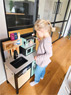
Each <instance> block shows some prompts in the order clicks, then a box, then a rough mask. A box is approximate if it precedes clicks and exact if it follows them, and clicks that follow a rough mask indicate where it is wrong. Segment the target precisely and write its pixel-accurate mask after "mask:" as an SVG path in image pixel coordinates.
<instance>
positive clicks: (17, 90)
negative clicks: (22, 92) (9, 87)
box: [14, 75, 19, 94]
mask: <svg viewBox="0 0 71 95" xmlns="http://www.w3.org/2000/svg"><path fill="white" fill-rule="evenodd" d="M14 78H15V87H16V94H18V93H19V89H18V79H17V75H14Z"/></svg>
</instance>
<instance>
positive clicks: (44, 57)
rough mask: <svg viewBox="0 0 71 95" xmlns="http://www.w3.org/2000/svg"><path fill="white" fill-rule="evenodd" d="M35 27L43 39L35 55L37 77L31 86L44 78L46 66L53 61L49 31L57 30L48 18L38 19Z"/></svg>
mask: <svg viewBox="0 0 71 95" xmlns="http://www.w3.org/2000/svg"><path fill="white" fill-rule="evenodd" d="M34 28H35V30H36V32H37V34H38V36H39V37H40V38H43V39H42V40H40V41H39V46H38V50H37V56H35V60H36V64H37V67H36V70H35V79H34V81H33V82H31V83H30V85H31V86H34V85H36V84H38V83H39V81H40V79H43V78H44V75H45V68H46V67H47V66H48V64H49V63H50V62H51V60H50V57H51V56H52V40H51V37H50V34H49V32H51V31H55V28H53V27H52V25H51V23H50V22H49V21H46V20H37V21H36V22H35V25H34Z"/></svg>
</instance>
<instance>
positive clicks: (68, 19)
mask: <svg viewBox="0 0 71 95" xmlns="http://www.w3.org/2000/svg"><path fill="white" fill-rule="evenodd" d="M70 14H71V10H70V13H69V16H68V21H69V18H70ZM68 21H67V23H66V27H67V24H68ZM66 27H65V29H64V33H63V36H64V34H65V30H66Z"/></svg>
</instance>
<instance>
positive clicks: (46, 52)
mask: <svg viewBox="0 0 71 95" xmlns="http://www.w3.org/2000/svg"><path fill="white" fill-rule="evenodd" d="M51 56H52V40H51V37H47V38H44V39H43V40H41V41H40V43H39V46H38V49H37V58H36V64H37V65H39V66H40V67H45V66H48V64H49V63H50V62H51V60H50V57H51Z"/></svg>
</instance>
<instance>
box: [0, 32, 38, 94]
mask: <svg viewBox="0 0 71 95" xmlns="http://www.w3.org/2000/svg"><path fill="white" fill-rule="evenodd" d="M28 35H31V34H30V33H28V34H24V36H23V37H27V36H28ZM9 40H10V38H7V39H3V40H1V41H0V46H1V54H2V58H3V62H4V64H3V65H4V70H5V75H6V81H7V83H10V84H11V85H12V86H13V87H14V88H15V89H16V93H17V94H18V93H19V88H21V87H22V86H23V84H24V83H26V82H27V81H28V80H29V79H30V78H31V77H32V76H33V75H34V71H33V70H35V68H34V66H35V61H34V56H35V55H36V52H33V53H31V54H30V55H27V56H24V55H23V54H19V55H18V58H17V59H15V60H14V59H13V57H12V58H11V57H10V58H9V59H8V60H7V59H6V58H5V56H4V50H3V45H2V43H3V42H5V41H9ZM21 57H23V58H24V59H25V61H24V62H25V63H24V64H23V65H22V64H20V65H21V66H20V67H19V65H18V63H16V62H17V60H18V59H19V58H20V59H21ZM15 61H16V62H15ZM20 62H22V61H20ZM16 64H17V65H18V66H16ZM18 67H19V68H18ZM9 75H11V79H12V80H11V79H10V80H9V78H10V76H9ZM22 80H23V81H22ZM20 81H22V82H20Z"/></svg>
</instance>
